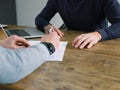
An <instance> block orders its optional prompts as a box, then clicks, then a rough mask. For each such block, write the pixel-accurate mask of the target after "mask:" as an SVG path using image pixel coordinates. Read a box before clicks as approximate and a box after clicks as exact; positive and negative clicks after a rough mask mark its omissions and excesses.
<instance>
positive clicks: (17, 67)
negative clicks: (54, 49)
mask: <svg viewBox="0 0 120 90" xmlns="http://www.w3.org/2000/svg"><path fill="white" fill-rule="evenodd" d="M0 50H1V52H0V60H1V62H0V72H1V73H0V83H1V84H2V83H4V84H7V83H15V82H16V81H18V80H20V79H22V78H24V77H25V76H27V75H28V74H30V73H31V72H33V71H34V70H35V69H36V68H38V67H39V66H40V65H41V64H42V63H43V62H44V61H45V59H46V58H48V57H49V52H48V49H47V48H46V47H45V46H44V45H43V44H38V45H36V46H32V47H28V48H26V49H18V50H15V51H13V50H11V49H5V48H2V47H0Z"/></svg>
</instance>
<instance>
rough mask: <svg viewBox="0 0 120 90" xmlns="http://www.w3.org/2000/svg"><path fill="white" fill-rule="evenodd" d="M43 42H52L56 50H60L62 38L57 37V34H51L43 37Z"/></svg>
mask: <svg viewBox="0 0 120 90" xmlns="http://www.w3.org/2000/svg"><path fill="white" fill-rule="evenodd" d="M40 40H41V41H42V42H50V43H52V44H53V45H54V47H55V50H56V49H57V48H58V45H59V43H60V36H58V35H57V33H56V32H51V33H50V34H47V35H44V36H42V38H41V39H40Z"/></svg>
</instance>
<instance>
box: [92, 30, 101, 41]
mask: <svg viewBox="0 0 120 90" xmlns="http://www.w3.org/2000/svg"><path fill="white" fill-rule="evenodd" d="M93 33H94V34H95V35H96V36H97V38H98V41H100V40H101V38H102V36H101V34H100V33H99V32H97V31H95V32H93Z"/></svg>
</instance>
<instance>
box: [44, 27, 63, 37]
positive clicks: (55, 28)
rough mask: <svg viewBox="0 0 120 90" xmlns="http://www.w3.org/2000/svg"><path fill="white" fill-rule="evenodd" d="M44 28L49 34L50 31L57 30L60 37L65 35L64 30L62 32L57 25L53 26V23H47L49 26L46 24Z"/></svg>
mask: <svg viewBox="0 0 120 90" xmlns="http://www.w3.org/2000/svg"><path fill="white" fill-rule="evenodd" d="M44 30H45V33H46V34H49V33H51V32H54V31H55V32H57V34H58V35H59V36H60V37H62V36H63V35H64V33H63V32H61V31H60V30H59V29H58V28H57V27H55V26H52V25H47V26H45V28H44Z"/></svg>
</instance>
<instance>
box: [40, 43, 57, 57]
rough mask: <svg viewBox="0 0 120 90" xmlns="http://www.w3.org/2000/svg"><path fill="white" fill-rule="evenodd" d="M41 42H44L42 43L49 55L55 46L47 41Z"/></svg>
mask: <svg viewBox="0 0 120 90" xmlns="http://www.w3.org/2000/svg"><path fill="white" fill-rule="evenodd" d="M41 44H44V45H45V46H46V47H47V49H48V51H49V53H50V55H51V54H53V53H54V52H55V47H54V46H53V44H52V43H49V42H41Z"/></svg>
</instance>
